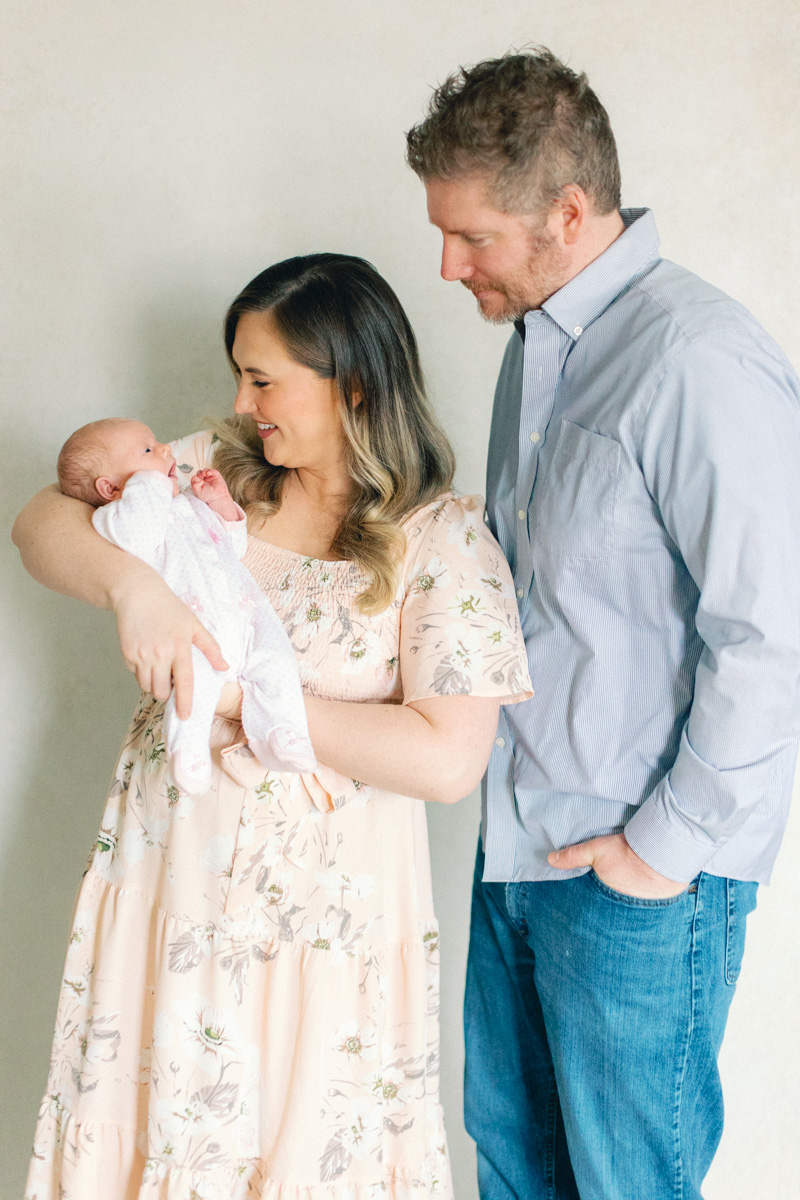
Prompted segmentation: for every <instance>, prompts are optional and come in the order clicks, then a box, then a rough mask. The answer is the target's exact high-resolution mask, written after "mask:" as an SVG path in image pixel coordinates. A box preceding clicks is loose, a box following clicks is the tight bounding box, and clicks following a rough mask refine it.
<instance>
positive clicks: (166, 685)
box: [150, 658, 173, 700]
mask: <svg viewBox="0 0 800 1200" xmlns="http://www.w3.org/2000/svg"><path fill="white" fill-rule="evenodd" d="M172 674H173V664H172V662H169V661H166V662H165V661H164V660H163V659H161V658H157V659H156V662H155V665H154V667H153V672H152V682H151V688H150V690H151V695H153V696H155V698H156V700H169V694H170V692H171V691H172Z"/></svg>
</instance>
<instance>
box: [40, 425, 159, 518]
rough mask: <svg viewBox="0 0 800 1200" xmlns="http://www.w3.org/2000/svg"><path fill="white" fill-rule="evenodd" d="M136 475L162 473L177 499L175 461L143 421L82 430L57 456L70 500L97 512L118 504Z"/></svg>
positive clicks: (62, 483)
mask: <svg viewBox="0 0 800 1200" xmlns="http://www.w3.org/2000/svg"><path fill="white" fill-rule="evenodd" d="M137 471H161V472H162V473H163V474H164V475H168V476H169V478H170V479H171V480H172V494H173V496H177V494H178V477H177V472H176V469H175V458H174V456H173V454H172V451H171V450H170V448H169V446H167V445H165V444H164V443H163V442H159V441H158V440H157V439H156V437H155V435H154V434H153V432H152V430H150V429H148V428H147V426H146V425H143V424H142V422H141V421H129V420H128V419H127V418H125V417H108V418H107V419H106V420H104V421H92V423H91V424H90V425H83V426H81V428H80V429H77V430H76V431H75V433H73V434H72V436H71V437H69V438H67V440H66V442H65V443H64V445H63V446H62V447H61V453H60V454H59V456H58V482H59V485H60V487H61V491H62V492H63V493H64V495H65V496H74V497H75V499H76V500H85V501H86V503H87V504H91V505H92V506H93V507H94V508H98V507H99V506H100V505H101V504H108V502H109V501H110V500H118V499H119V498H120V496H121V495H122V489H123V488H124V487H125V484H126V483H127V482H128V480H129V479H130V477H131V475H134V474H135V473H136V472H137Z"/></svg>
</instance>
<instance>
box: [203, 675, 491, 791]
mask: <svg viewBox="0 0 800 1200" xmlns="http://www.w3.org/2000/svg"><path fill="white" fill-rule="evenodd" d="M305 701H306V716H307V717H308V730H309V733H310V734H311V744H312V745H313V747H314V753H315V755H316V756H317V759H318V760H319V762H321V763H324V764H325V766H327V767H332V768H333V770H334V771H338V772H339V773H340V774H342V775H348V776H349V777H350V778H351V779H360V780H361V782H362V783H368V784H370V785H371V786H372V787H378V788H385V789H386V791H387V792H399V793H400V794H401V795H403V796H416V797H417V798H418V799H419V800H437V801H439V803H441V804H455V802H456V801H457V800H461V799H462V798H463V797H464V796H466V795H468V793H469V792H471V791H472V789H473V788H474V787H475V786H476V785H477V784H478V783H479V782H480V780H481V776H482V775H483V772H484V771H485V770H486V764H487V763H488V761H489V755H490V753H491V750H492V742H493V741H494V735H495V733H496V731H497V718H498V714H499V712H500V701H499V700H495V699H494V698H492V697H486V696H433V697H430V698H429V699H426V700H414V701H412V702H411V703H410V704H406V705H401V704H356V703H353V702H352V701H350V700H319V699H317V698H316V697H315V696H306V698H305ZM217 713H218V714H219V716H222V717H226V718H227V719H228V720H231V721H240V720H241V719H242V689H241V687H240V686H239V684H238V683H226V684H225V685H224V686H223V688H222V694H221V695H220V701H219V705H218V707H217Z"/></svg>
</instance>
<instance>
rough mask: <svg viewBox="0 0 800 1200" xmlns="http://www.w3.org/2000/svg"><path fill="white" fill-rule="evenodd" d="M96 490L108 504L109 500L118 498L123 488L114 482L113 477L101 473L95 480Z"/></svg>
mask: <svg viewBox="0 0 800 1200" xmlns="http://www.w3.org/2000/svg"><path fill="white" fill-rule="evenodd" d="M94 490H95V491H96V492H97V494H98V496H99V497H100V499H101V500H102V501H103V503H104V504H108V502H109V500H116V499H117V497H118V496H119V495H120V493H121V491H122V489H121V488H120V487H119V486H118V485H117V484H116V483H114V481H113V479H106V477H105V475H101V476H100V478H99V479H95V481H94Z"/></svg>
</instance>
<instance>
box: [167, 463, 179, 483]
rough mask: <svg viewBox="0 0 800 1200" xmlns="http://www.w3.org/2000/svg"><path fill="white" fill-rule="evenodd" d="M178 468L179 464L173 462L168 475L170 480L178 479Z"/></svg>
mask: <svg viewBox="0 0 800 1200" xmlns="http://www.w3.org/2000/svg"><path fill="white" fill-rule="evenodd" d="M177 466H178V464H177V463H176V462H174V461H173V463H172V466H171V467H170V469H169V470H168V471H167V474H168V475H169V477H170V479H175V478H176V477H177V474H178V471H177Z"/></svg>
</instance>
